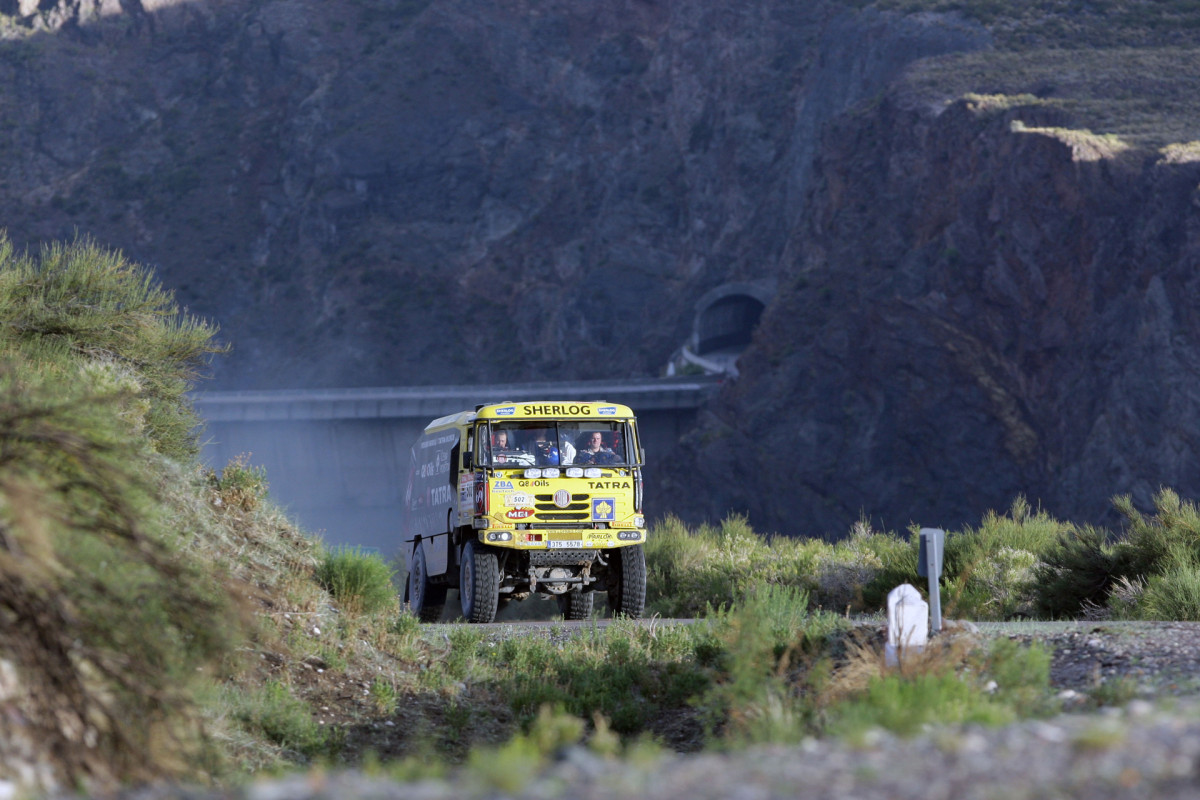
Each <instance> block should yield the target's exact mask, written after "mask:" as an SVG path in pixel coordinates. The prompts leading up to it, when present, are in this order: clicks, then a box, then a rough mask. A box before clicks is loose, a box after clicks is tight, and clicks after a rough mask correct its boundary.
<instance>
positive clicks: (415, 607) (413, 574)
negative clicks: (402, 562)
mask: <svg viewBox="0 0 1200 800" xmlns="http://www.w3.org/2000/svg"><path fill="white" fill-rule="evenodd" d="M445 605H446V586H445V584H433V583H430V582H429V567H428V566H427V565H426V564H425V548H423V547H422V546H421V543H420V542H417V551H416V553H414V554H413V560H412V569H410V570H409V571H408V607H409V609H410V610H411V611H412V613H414V614H416V615H417V619H419V620H421V622H437V621H438V620H439V619H440V618H441V616H442V608H443V607H444V606H445Z"/></svg>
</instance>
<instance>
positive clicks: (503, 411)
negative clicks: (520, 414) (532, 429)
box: [495, 406, 517, 417]
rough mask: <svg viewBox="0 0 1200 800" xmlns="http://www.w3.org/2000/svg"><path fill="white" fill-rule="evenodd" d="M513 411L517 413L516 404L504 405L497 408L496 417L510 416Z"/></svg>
mask: <svg viewBox="0 0 1200 800" xmlns="http://www.w3.org/2000/svg"><path fill="white" fill-rule="evenodd" d="M515 413H517V407H516V406H505V407H504V408H497V409H496V411H495V414H496V416H497V417H511V416H512V415H513V414H515Z"/></svg>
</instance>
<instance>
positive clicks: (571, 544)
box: [546, 539, 583, 550]
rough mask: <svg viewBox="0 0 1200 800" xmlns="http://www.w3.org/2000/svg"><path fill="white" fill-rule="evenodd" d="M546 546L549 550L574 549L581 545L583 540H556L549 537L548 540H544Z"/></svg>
mask: <svg viewBox="0 0 1200 800" xmlns="http://www.w3.org/2000/svg"><path fill="white" fill-rule="evenodd" d="M546 546H547V547H549V548H550V549H551V550H576V549H578V548H580V547H583V542H581V541H580V540H578V539H568V540H564V541H558V542H556V541H554V540H553V539H551V540H550V541H549V542H546Z"/></svg>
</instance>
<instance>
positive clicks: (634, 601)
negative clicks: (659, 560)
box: [608, 544, 646, 619]
mask: <svg viewBox="0 0 1200 800" xmlns="http://www.w3.org/2000/svg"><path fill="white" fill-rule="evenodd" d="M609 569H611V570H615V571H616V573H617V574H616V581H613V580H612V579H611V578H610V579H609V584H608V607H609V608H611V609H612V615H613V616H614V617H629V618H630V619H638V618H639V617H641V616H642V612H643V611H645V610H646V554H645V552H644V551H643V550H642V546H641V545H640V544H635V545H631V546H629V547H622V548H620V549H619V550H617V551H616V552H614V553H613V557H612V560H611V561H610V562H609Z"/></svg>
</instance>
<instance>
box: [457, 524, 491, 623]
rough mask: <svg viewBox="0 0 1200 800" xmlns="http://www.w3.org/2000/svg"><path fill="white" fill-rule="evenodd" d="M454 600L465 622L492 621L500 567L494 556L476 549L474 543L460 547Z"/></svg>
mask: <svg viewBox="0 0 1200 800" xmlns="http://www.w3.org/2000/svg"><path fill="white" fill-rule="evenodd" d="M458 599H459V602H460V603H461V604H462V613H463V616H464V617H466V620H467V622H491V621H493V620H494V619H496V607H497V605H498V604H499V602H500V564H499V562H498V561H497V559H496V554H495V553H489V552H486V551H481V550H479V548H478V545H476V543H475V542H467V543H466V544H465V545H463V551H462V568H461V570H460V572H459V574H458Z"/></svg>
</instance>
